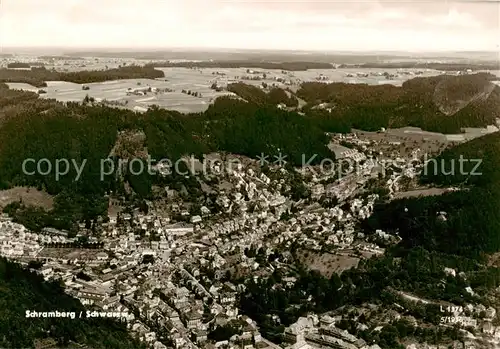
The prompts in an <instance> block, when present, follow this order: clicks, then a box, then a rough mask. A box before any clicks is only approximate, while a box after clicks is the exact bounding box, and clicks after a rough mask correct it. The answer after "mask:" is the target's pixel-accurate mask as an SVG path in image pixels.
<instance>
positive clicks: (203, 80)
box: [8, 63, 439, 113]
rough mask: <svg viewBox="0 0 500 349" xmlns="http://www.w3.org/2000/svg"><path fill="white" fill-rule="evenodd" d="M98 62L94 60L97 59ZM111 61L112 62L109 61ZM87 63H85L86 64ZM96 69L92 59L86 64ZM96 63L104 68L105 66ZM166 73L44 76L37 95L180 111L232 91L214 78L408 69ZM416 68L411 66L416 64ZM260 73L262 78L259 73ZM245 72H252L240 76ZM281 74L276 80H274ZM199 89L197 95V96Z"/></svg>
mask: <svg viewBox="0 0 500 349" xmlns="http://www.w3.org/2000/svg"><path fill="white" fill-rule="evenodd" d="M96 64H97V63H96ZM109 67H111V66H109ZM85 68H87V67H85ZM88 68H89V69H97V67H96V66H95V65H92V64H91V66H90V67H88ZM101 68H103V69H104V68H105V67H104V66H103V67H101ZM156 69H158V70H161V71H163V72H164V73H165V77H164V78H159V79H124V80H113V81H106V82H99V83H89V84H86V86H88V87H89V90H83V89H82V85H81V84H76V83H71V82H62V81H47V87H45V88H43V90H44V91H46V93H45V94H41V95H40V96H41V98H49V99H56V100H58V101H62V102H80V101H82V100H83V99H84V98H85V96H87V95H88V96H89V97H93V98H95V99H96V100H98V101H99V100H104V99H105V100H107V101H118V102H121V103H123V104H124V105H125V104H126V107H127V108H130V109H133V108H134V107H141V108H147V107H149V106H151V105H153V104H155V105H158V106H159V107H161V108H165V109H170V110H176V111H179V112H182V113H190V112H195V113H198V112H203V111H205V110H206V109H207V108H208V106H209V105H210V103H212V102H213V101H214V100H215V99H216V98H217V97H219V96H222V95H227V94H231V93H229V92H225V91H224V92H216V91H215V90H213V89H211V86H212V84H213V83H216V84H217V86H220V87H225V86H227V85H228V84H231V83H235V82H239V81H242V82H244V83H246V84H250V85H254V86H260V85H262V83H266V84H268V85H272V84H275V85H276V86H278V87H282V88H290V89H291V90H292V91H295V90H297V89H298V88H299V86H300V84H301V83H302V82H305V81H316V79H317V78H319V77H320V76H323V77H326V78H325V79H326V81H327V82H347V83H366V84H372V85H376V84H391V83H392V84H396V85H400V84H401V83H402V82H403V81H405V80H407V79H410V78H412V77H413V76H414V75H412V74H414V73H410V72H411V71H412V70H406V72H407V73H405V74H400V75H398V74H399V73H398V71H397V70H396V69H388V70H383V69H370V70H367V69H365V70H360V69H357V70H356V69H314V70H308V71H297V72H293V73H292V72H285V71H281V70H252V72H251V73H247V68H227V69H215V68H207V69H198V68H196V69H190V68H156ZM415 71H416V70H415ZM360 72H362V73H369V76H368V77H348V74H351V75H356V74H357V73H360ZM384 72H387V73H389V74H393V75H398V78H396V80H387V79H385V77H384V76H382V75H381V74H382V73H384ZM263 74H265V78H263V76H264V75H263ZM437 74H439V72H437V71H430V70H429V71H423V74H422V76H432V75H437ZM245 77H247V78H254V80H251V79H245ZM278 80H280V81H278ZM8 85H9V87H10V88H13V89H22V90H28V91H38V90H39V89H38V88H36V87H34V86H32V85H29V84H25V83H22V84H21V83H9V84H8ZM147 86H150V87H152V88H153V87H156V88H158V89H166V88H168V89H170V90H173V92H160V93H151V92H149V93H147V94H146V95H130V96H128V95H127V90H128V89H136V88H142V87H147ZM183 90H184V92H188V91H191V92H193V93H195V92H196V93H197V94H198V96H197V97H195V96H191V95H188V94H187V93H183ZM200 95H201V96H200Z"/></svg>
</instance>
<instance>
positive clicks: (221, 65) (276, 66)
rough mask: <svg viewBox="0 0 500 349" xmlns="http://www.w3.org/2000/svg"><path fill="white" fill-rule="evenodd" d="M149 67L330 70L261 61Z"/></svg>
mask: <svg viewBox="0 0 500 349" xmlns="http://www.w3.org/2000/svg"><path fill="white" fill-rule="evenodd" d="M146 66H150V67H178V68H221V69H230V68H255V69H278V70H288V71H302V70H308V69H332V68H333V65H332V64H330V63H321V62H261V61H251V60H248V61H244V60H243V61H202V62H175V63H174V62H168V61H166V62H154V63H148V64H147V65H146Z"/></svg>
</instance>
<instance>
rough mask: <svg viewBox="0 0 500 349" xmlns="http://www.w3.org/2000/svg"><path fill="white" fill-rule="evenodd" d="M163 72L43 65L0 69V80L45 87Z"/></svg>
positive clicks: (159, 75)
mask: <svg viewBox="0 0 500 349" xmlns="http://www.w3.org/2000/svg"><path fill="white" fill-rule="evenodd" d="M164 76H165V74H164V73H163V72H162V71H160V70H157V69H154V68H153V67H142V66H136V65H131V66H126V67H120V68H115V69H108V70H83V71H78V72H58V71H55V70H48V69H46V68H44V67H41V68H35V67H33V68H31V70H12V69H0V82H22V83H27V84H30V85H33V86H35V87H46V86H47V84H46V83H45V82H46V81H68V82H74V83H77V84H87V83H92V82H103V81H108V80H120V79H141V78H144V79H156V78H162V77H164Z"/></svg>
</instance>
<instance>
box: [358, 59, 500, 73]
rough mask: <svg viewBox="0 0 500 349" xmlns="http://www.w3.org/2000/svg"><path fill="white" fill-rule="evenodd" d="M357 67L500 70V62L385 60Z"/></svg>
mask: <svg viewBox="0 0 500 349" xmlns="http://www.w3.org/2000/svg"><path fill="white" fill-rule="evenodd" d="M355 67H356V68H375V69H379V68H381V69H408V68H410V69H435V70H443V71H464V70H467V69H471V70H474V71H477V70H500V62H498V61H497V62H484V63H482V62H474V63H437V62H434V63H432V62H431V63H423V62H417V61H415V62H391V63H389V62H384V63H365V64H358V65H355Z"/></svg>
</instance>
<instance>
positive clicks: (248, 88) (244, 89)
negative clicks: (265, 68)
mask: <svg viewBox="0 0 500 349" xmlns="http://www.w3.org/2000/svg"><path fill="white" fill-rule="evenodd" d="M227 90H228V91H229V92H233V93H234V94H236V95H238V96H239V97H241V98H243V99H244V100H246V101H247V102H252V103H255V104H258V105H265V104H270V105H273V106H276V105H278V104H284V105H286V106H287V107H297V106H298V105H299V101H298V100H297V97H295V96H294V95H289V94H290V91H285V90H283V89H281V88H276V87H274V88H271V90H270V91H269V92H268V93H266V92H265V91H264V90H263V89H261V88H259V87H256V86H253V85H247V84H244V83H235V84H229V85H228V86H227ZM287 92H288V94H287Z"/></svg>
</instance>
